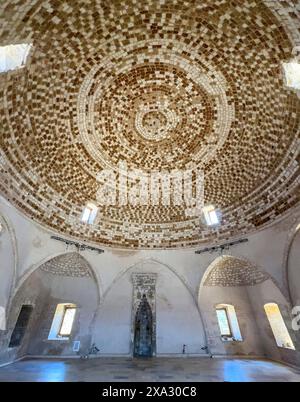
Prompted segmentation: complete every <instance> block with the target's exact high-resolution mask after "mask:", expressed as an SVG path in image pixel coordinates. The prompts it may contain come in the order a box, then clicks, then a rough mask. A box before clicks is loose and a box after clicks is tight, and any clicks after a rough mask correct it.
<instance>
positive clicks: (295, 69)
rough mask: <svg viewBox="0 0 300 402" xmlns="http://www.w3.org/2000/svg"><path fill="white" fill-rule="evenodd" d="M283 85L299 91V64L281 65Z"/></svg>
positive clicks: (295, 62) (293, 62)
mask: <svg viewBox="0 0 300 402" xmlns="http://www.w3.org/2000/svg"><path fill="white" fill-rule="evenodd" d="M283 70H284V75H285V84H286V86H287V87H288V88H292V89H296V90H300V63H299V62H297V61H291V62H289V63H283Z"/></svg>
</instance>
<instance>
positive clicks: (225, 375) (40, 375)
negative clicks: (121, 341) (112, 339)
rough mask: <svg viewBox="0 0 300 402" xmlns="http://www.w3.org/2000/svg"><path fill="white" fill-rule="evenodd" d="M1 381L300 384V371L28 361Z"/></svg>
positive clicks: (209, 362)
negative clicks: (261, 382) (256, 382)
mask: <svg viewBox="0 0 300 402" xmlns="http://www.w3.org/2000/svg"><path fill="white" fill-rule="evenodd" d="M0 381H22V382H26V381H35V382H41V381H42V382H60V381H68V382H69V381H70V382H71V381H81V382H85V381H92V382H101V381H114V382H128V381H129V382H130V381H138V382H140V381H145V382H148V381H149V382H172V381H174V382H175V381H180V382H189V381H190V382H202V381H210V382H211V381H214V382H223V381H228V382H237V381H241V382H250V381H251V382H252V381H264V382H265V381H270V382H277V381H284V382H299V381H300V371H299V372H298V371H296V370H293V369H291V368H289V367H286V366H283V365H281V364H277V363H273V362H270V361H266V360H244V359H242V360H239V359H209V358H198V359H196V358H190V359H170V358H157V359H151V360H133V359H128V358H100V359H91V360H83V361H82V360H47V359H45V360H34V359H30V360H29V359H26V360H23V361H20V362H17V363H14V364H11V365H9V366H6V367H2V368H0Z"/></svg>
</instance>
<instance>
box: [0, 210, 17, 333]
mask: <svg viewBox="0 0 300 402" xmlns="http://www.w3.org/2000/svg"><path fill="white" fill-rule="evenodd" d="M16 258H17V250H16V239H15V235H14V230H13V227H12V225H11V224H10V223H9V222H8V220H7V219H6V218H5V217H4V216H2V215H0V330H5V329H6V318H7V317H6V313H7V310H8V308H9V303H10V298H11V294H12V291H13V287H14V281H15V274H16Z"/></svg>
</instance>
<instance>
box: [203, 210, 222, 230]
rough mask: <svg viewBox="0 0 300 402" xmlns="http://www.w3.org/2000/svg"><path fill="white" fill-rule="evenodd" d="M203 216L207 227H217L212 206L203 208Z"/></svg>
mask: <svg viewBox="0 0 300 402" xmlns="http://www.w3.org/2000/svg"><path fill="white" fill-rule="evenodd" d="M202 211H203V215H204V218H205V221H206V224H207V225H208V226H214V225H218V224H219V223H220V220H219V217H218V213H217V210H216V208H215V207H214V206H213V205H208V206H207V207H204V208H203V210H202Z"/></svg>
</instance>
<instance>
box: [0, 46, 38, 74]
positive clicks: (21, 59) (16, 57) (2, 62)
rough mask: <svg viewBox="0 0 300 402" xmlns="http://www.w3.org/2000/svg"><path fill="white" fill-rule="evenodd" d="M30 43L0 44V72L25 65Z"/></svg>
mask: <svg viewBox="0 0 300 402" xmlns="http://www.w3.org/2000/svg"><path fill="white" fill-rule="evenodd" d="M31 47H32V44H27V43H24V44H20V45H7V46H0V73H6V72H8V71H11V70H16V69H18V68H22V67H24V66H25V64H26V61H27V57H28V55H29V52H30V49H31Z"/></svg>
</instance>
